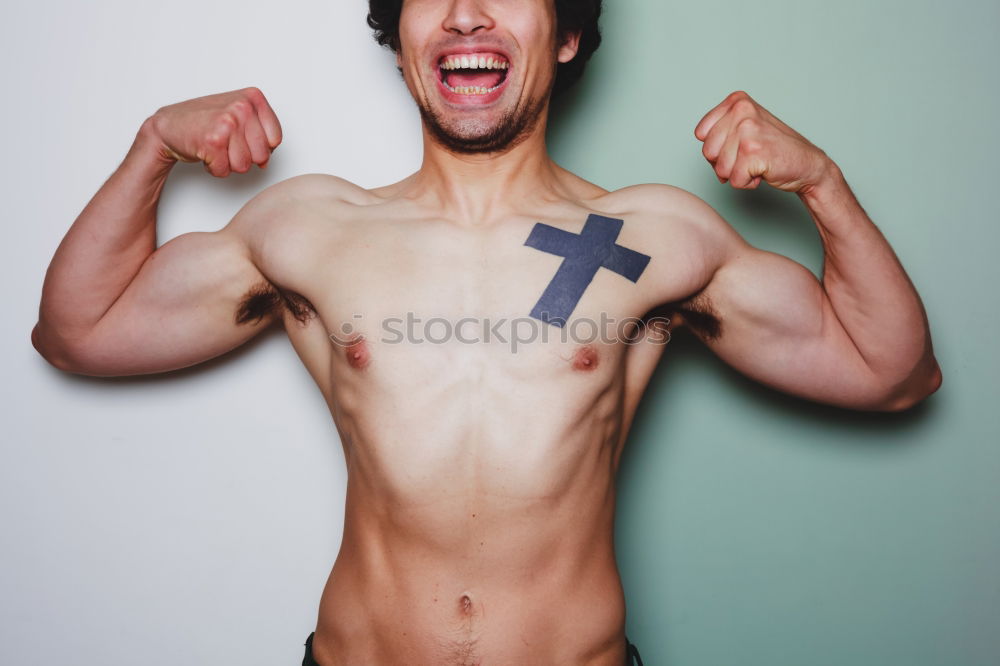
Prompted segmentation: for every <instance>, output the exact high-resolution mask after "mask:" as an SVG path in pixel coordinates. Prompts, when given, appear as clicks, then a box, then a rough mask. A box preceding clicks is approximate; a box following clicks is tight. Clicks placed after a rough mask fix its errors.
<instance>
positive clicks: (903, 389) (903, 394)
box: [879, 357, 942, 412]
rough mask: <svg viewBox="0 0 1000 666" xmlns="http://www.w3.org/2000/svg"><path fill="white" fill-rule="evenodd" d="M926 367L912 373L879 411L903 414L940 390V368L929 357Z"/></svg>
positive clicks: (935, 361) (932, 358)
mask: <svg viewBox="0 0 1000 666" xmlns="http://www.w3.org/2000/svg"><path fill="white" fill-rule="evenodd" d="M928 366H929V367H927V369H924V370H921V371H920V372H918V373H914V375H913V376H912V377H911V378H910V379H909V380H908V381H906V382H905V383H904V384H903V385H902V386H900V387H897V388H896V390H894V391H892V392H891V394H890V396H889V398H888V399H887V400H886V401H885V402H883V403H882V405H880V407H879V411H885V412H905V411H906V410H908V409H911V408H913V407H915V406H916V405H918V404H920V403H921V402H923V401H924V400H925V399H926V398H927V397H928V396H930V395H931V394H932V393H934V392H935V391H937V390H938V389H939V388H941V381H942V374H941V366H939V365H938V363H937V360H936V359H934V357H931V359H930V363H929V364H928Z"/></svg>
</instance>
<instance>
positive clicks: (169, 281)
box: [66, 223, 276, 376]
mask: <svg viewBox="0 0 1000 666" xmlns="http://www.w3.org/2000/svg"><path fill="white" fill-rule="evenodd" d="M271 289H273V288H272V287H271V286H270V283H269V282H268V281H267V280H266V278H265V277H264V276H263V275H262V274H261V273H260V271H259V270H258V269H257V268H256V266H255V265H254V263H253V262H252V260H251V258H250V252H249V248H248V246H247V244H246V243H245V242H244V240H243V239H242V238H241V236H240V233H239V231H238V229H236V228H235V225H234V224H233V223H230V225H228V226H227V227H226V228H224V229H222V230H219V231H214V232H200V231H199V232H191V233H185V234H182V235H180V236H177V237H176V238H173V239H171V240H170V241H168V242H166V243H164V244H163V245H162V246H161V247H159V248H158V249H156V250H155V251H154V252H153V253H152V254H150V255H149V257H148V258H147V259H146V261H145V262H144V263H143V264H142V266H141V268H140V269H139V271H138V273H137V274H136V275H135V277H134V278H133V279H132V281H131V282H130V283H129V285H128V286H127V287H126V288H125V290H124V291H123V292H122V294H121V295H120V296H119V297H118V299H117V300H115V302H114V303H113V304H112V305H111V307H110V308H108V310H107V312H106V313H105V314H104V315H103V316H102V317H101V319H100V320H99V321H98V322H97V324H96V325H95V326H94V327H93V329H91V331H90V332H89V333H88V334H87V335H86V336H85V337H84V338H83V339H81V340H77V341H74V344H73V345H72V347H71V350H72V351H71V353H70V357H69V358H68V359H67V363H66V366H67V367H66V369H67V370H69V371H71V372H76V373H80V374H85V375H94V376H114V375H135V374H149V373H155V372H164V371H168V370H174V369H177V368H183V367H187V366H190V365H194V364H196V363H199V362H201V361H205V360H207V359H209V358H212V357H215V356H218V355H220V354H222V353H224V352H226V351H229V350H230V349H233V348H234V347H236V346H238V345H240V344H242V343H243V342H246V341H247V340H248V339H249V338H251V337H252V336H254V335H255V334H257V333H259V332H260V331H261V330H263V329H264V328H266V327H267V326H268V325H269V324H271V323H272V322H273V321H274V319H275V316H276V314H275V309H274V308H271V307H261V306H264V305H266V298H267V297H266V293H267V292H268V291H270V290H271ZM255 291H256V292H257V293H259V294H261V296H258V299H257V304H256V305H257V306H256V307H253V303H252V300H251V303H250V304H251V310H256V312H250V315H251V316H243V317H239V316H238V314H239V312H240V309H241V304H244V303H246V302H247V298H248V296H250V297H252V296H253V294H254V293H255ZM244 310H245V308H244ZM241 319H242V321H241Z"/></svg>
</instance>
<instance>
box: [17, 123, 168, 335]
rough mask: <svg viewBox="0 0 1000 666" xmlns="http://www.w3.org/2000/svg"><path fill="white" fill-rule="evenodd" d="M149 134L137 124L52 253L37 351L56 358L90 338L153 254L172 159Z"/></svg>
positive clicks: (145, 127)
mask: <svg viewBox="0 0 1000 666" xmlns="http://www.w3.org/2000/svg"><path fill="white" fill-rule="evenodd" d="M150 129H151V128H150V123H149V122H148V121H147V122H146V123H144V124H143V126H142V128H141V129H140V130H139V132H138V133H137V134H136V138H135V141H134V142H133V144H132V147H131V148H130V150H129V152H128V154H127V155H126V156H125V159H124V160H123V161H122V163H121V165H120V166H119V167H118V169H117V170H115V172H114V173H113V174H112V175H111V176H110V177H109V178H108V180H107V181H106V182H105V183H104V185H103V186H101V188H100V189H99V190H98V192H97V193H96V194H95V195H94V197H93V198H92V199H91V200H90V202H89V203H88V204H87V205H86V207H85V208H84V209H83V211H82V212H81V213H80V215H79V216H78V217H77V219H76V220H75V221H74V222H73V224H72V226H71V227H70V229H69V231H68V232H67V233H66V236H65V237H64V238H63V240H62V242H61V243H60V244H59V247H58V248H57V249H56V252H55V255H54V256H53V258H52V262H51V263H50V264H49V268H48V271H47V272H46V275H45V282H44V284H43V287H42V299H41V306H40V308H39V321H38V325H37V326H36V327H35V330H34V331H33V332H32V340H33V342H34V343H35V346H36V347H39V350H40V351H41V349H42V348H43V347H44V348H46V349H48V350H51V351H59V350H60V349H62V348H64V347H66V346H68V345H70V344H72V342H73V341H74V340H77V339H79V338H81V337H82V336H83V335H85V334H86V333H87V332H88V331H90V330H91V329H92V328H93V327H94V325H95V324H96V323H97V322H98V321H99V320H100V318H101V317H102V316H103V315H104V313H105V312H107V311H108V309H109V308H110V307H111V305H112V304H113V303H114V302H115V300H116V299H117V298H118V297H119V296H120V295H121V293H122V292H123V291H124V290H125V288H126V287H127V286H128V284H129V282H130V281H131V280H132V278H134V277H135V275H136V273H138V271H139V269H140V267H141V266H142V264H143V262H145V260H146V259H147V258H148V257H149V255H150V254H151V253H152V252H153V251H154V250H155V249H156V209H157V205H158V203H159V199H160V193H161V192H162V190H163V185H164V183H165V182H166V179H167V176H168V174H169V172H170V168H171V166H172V165H173V164H174V160H173V159H171V158H170V157H169V156H168V155H165V154H163V153H161V152H160V146H159V144H158V143H157V142H156V141H155V139H154V138H153V136H152V135H151V131H150Z"/></svg>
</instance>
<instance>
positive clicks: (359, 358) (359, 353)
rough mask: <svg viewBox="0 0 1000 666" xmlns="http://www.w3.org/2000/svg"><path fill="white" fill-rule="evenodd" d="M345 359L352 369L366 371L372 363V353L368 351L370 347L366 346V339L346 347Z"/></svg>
mask: <svg viewBox="0 0 1000 666" xmlns="http://www.w3.org/2000/svg"><path fill="white" fill-rule="evenodd" d="M344 357H345V358H346V359H347V363H348V365H350V366H351V367H352V368H357V369H358V370H362V369H364V368H365V367H366V366H367V365H368V363H369V361H371V353H370V352H369V351H368V345H367V344H365V340H364V338H359V339H358V340H357V341H355V342H352V343H351V344H349V345H347V346H346V347H344Z"/></svg>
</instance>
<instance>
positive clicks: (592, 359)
mask: <svg viewBox="0 0 1000 666" xmlns="http://www.w3.org/2000/svg"><path fill="white" fill-rule="evenodd" d="M599 363H600V356H599V355H598V353H597V349H596V348H595V347H594V345H584V346H582V347H580V348H579V349H577V350H576V353H575V354H573V369H574V370H579V371H581V372H590V371H592V370H596V369H597V366H598V364H599Z"/></svg>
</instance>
